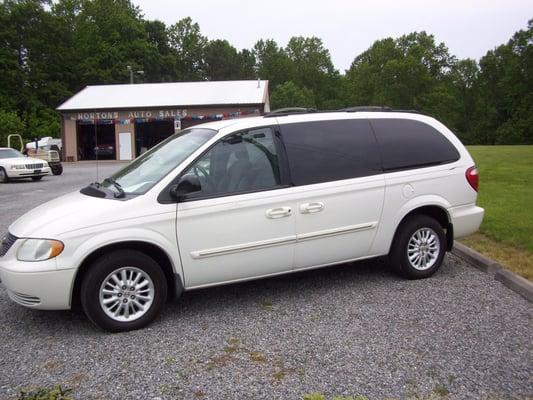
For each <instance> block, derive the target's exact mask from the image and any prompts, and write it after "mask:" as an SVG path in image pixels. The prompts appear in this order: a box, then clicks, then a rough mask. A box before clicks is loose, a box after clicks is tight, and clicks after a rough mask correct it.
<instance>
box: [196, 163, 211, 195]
mask: <svg viewBox="0 0 533 400" xmlns="http://www.w3.org/2000/svg"><path fill="white" fill-rule="evenodd" d="M192 172H193V173H194V174H195V175H196V176H197V177H198V179H200V182H201V183H202V186H204V183H205V189H207V190H205V191H206V192H212V189H213V188H214V187H215V185H214V184H213V182H212V181H211V177H210V176H209V173H208V172H207V170H206V169H205V168H204V167H202V166H200V165H198V164H195V165H194V166H193V167H192ZM202 191H203V190H202Z"/></svg>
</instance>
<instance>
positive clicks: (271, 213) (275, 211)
mask: <svg viewBox="0 0 533 400" xmlns="http://www.w3.org/2000/svg"><path fill="white" fill-rule="evenodd" d="M265 214H266V216H267V218H271V219H276V218H283V217H288V216H289V215H291V208H290V207H276V208H270V209H268V210H266V213H265Z"/></svg>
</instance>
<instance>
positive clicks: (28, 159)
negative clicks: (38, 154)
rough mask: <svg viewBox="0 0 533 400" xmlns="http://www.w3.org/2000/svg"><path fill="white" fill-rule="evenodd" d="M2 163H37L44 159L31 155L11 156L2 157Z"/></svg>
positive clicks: (42, 161)
mask: <svg viewBox="0 0 533 400" xmlns="http://www.w3.org/2000/svg"><path fill="white" fill-rule="evenodd" d="M0 162H2V163H3V164H10V165H25V164H39V163H45V164H46V161H44V160H41V159H40V158H33V157H13V158H3V159H1V160H0Z"/></svg>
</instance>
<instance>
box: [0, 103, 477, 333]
mask: <svg viewBox="0 0 533 400" xmlns="http://www.w3.org/2000/svg"><path fill="white" fill-rule="evenodd" d="M365 110H366V109H360V108H356V109H348V110H345V111H340V112H324V113H319V112H315V113H296V114H293V113H292V112H290V111H287V112H274V113H271V114H269V115H267V116H264V117H254V118H243V119H236V120H224V121H218V122H211V123H207V124H203V125H198V126H195V127H193V128H190V129H187V130H184V131H183V132H181V133H178V134H176V135H174V136H171V137H170V138H168V139H167V140H165V141H164V142H162V143H160V144H159V145H158V146H156V147H154V148H153V149H151V150H150V151H148V152H146V153H145V154H143V155H142V156H141V157H139V158H138V159H136V160H134V161H133V162H131V163H130V164H129V165H127V166H126V167H124V168H123V169H122V170H120V171H119V172H117V173H116V174H115V175H113V176H112V177H111V178H108V179H106V180H104V181H103V182H102V183H100V184H98V183H96V184H91V185H89V186H87V187H85V188H83V189H81V190H80V191H78V192H74V193H71V194H68V195H65V196H62V197H59V198H57V199H56V200H53V201H51V202H48V203H46V204H45V205H42V206H40V207H37V208H36V209H34V210H33V211H30V212H29V213H27V214H26V215H24V216H22V217H20V218H19V219H18V220H17V221H16V222H14V223H13V224H12V225H11V226H10V227H9V232H8V234H7V236H6V237H5V238H4V240H3V245H2V248H1V251H0V277H1V279H2V282H3V283H4V285H5V287H6V288H7V291H8V295H9V296H10V298H11V299H12V300H14V301H15V302H17V303H19V304H22V305H24V306H27V307H31V308H38V309H49V310H61V309H69V308H71V307H72V305H73V304H76V303H78V302H79V303H81V305H82V306H83V309H84V311H85V313H86V314H87V316H88V317H89V318H90V319H91V320H92V321H93V322H94V323H96V324H97V325H98V326H100V327H101V328H103V329H106V330H109V331H126V330H131V329H138V328H141V327H143V326H145V325H147V324H148V323H149V322H150V321H152V320H153V319H154V318H155V317H156V316H157V315H158V314H159V312H160V311H161V308H162V307H163V305H164V303H165V301H166V300H167V298H176V297H178V296H179V294H180V293H181V292H182V291H183V290H192V289H196V288H205V287H208V286H214V285H220V284H226V283H233V282H240V281H244V280H249V279H256V278H262V277H267V276H273V275H279V274H286V273H290V272H294V271H302V270H307V269H312V268H319V267H324V266H327V265H332V264H338V263H344V262H347V261H353V260H360V259H365V258H371V257H378V256H384V255H389V259H390V263H391V265H392V266H393V267H394V269H395V270H396V271H398V272H399V273H400V274H401V275H403V276H405V277H407V278H411V279H417V278H426V277H429V276H431V275H432V274H434V273H435V272H436V271H437V269H438V268H439V266H440V265H441V263H442V261H443V257H444V255H445V253H446V251H447V250H450V249H451V248H452V245H453V240H454V238H457V237H461V236H464V235H468V234H470V233H473V232H475V231H476V230H477V229H478V227H479V225H480V223H481V220H482V218H483V212H484V211H483V209H482V208H479V207H477V206H476V197H477V187H478V174H477V170H476V168H475V166H474V162H473V160H472V158H471V157H470V155H469V154H468V152H467V150H466V149H465V147H464V146H463V145H462V144H461V142H460V141H459V140H458V139H457V138H456V137H455V135H454V134H453V133H452V132H451V131H450V130H449V129H448V128H446V127H445V126H444V125H443V124H441V123H440V122H438V121H436V120H435V119H433V118H430V117H428V116H424V115H420V114H415V113H406V112H393V111H379V112H375V111H372V110H373V109H368V110H366V111H365Z"/></svg>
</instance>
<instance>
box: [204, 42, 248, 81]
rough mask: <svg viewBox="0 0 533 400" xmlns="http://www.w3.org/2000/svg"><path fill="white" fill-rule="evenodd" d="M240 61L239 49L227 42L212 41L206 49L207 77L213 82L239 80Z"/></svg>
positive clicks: (205, 66)
mask: <svg viewBox="0 0 533 400" xmlns="http://www.w3.org/2000/svg"><path fill="white" fill-rule="evenodd" d="M240 61H241V60H240V58H239V54H238V52H237V49H235V47H233V46H232V45H230V44H229V42H228V41H227V40H212V41H210V42H209V43H208V44H207V45H206V46H205V49H204V73H205V77H206V78H207V79H209V80H213V81H225V80H234V79H239V78H240V75H241V70H240V69H241V64H240Z"/></svg>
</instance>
